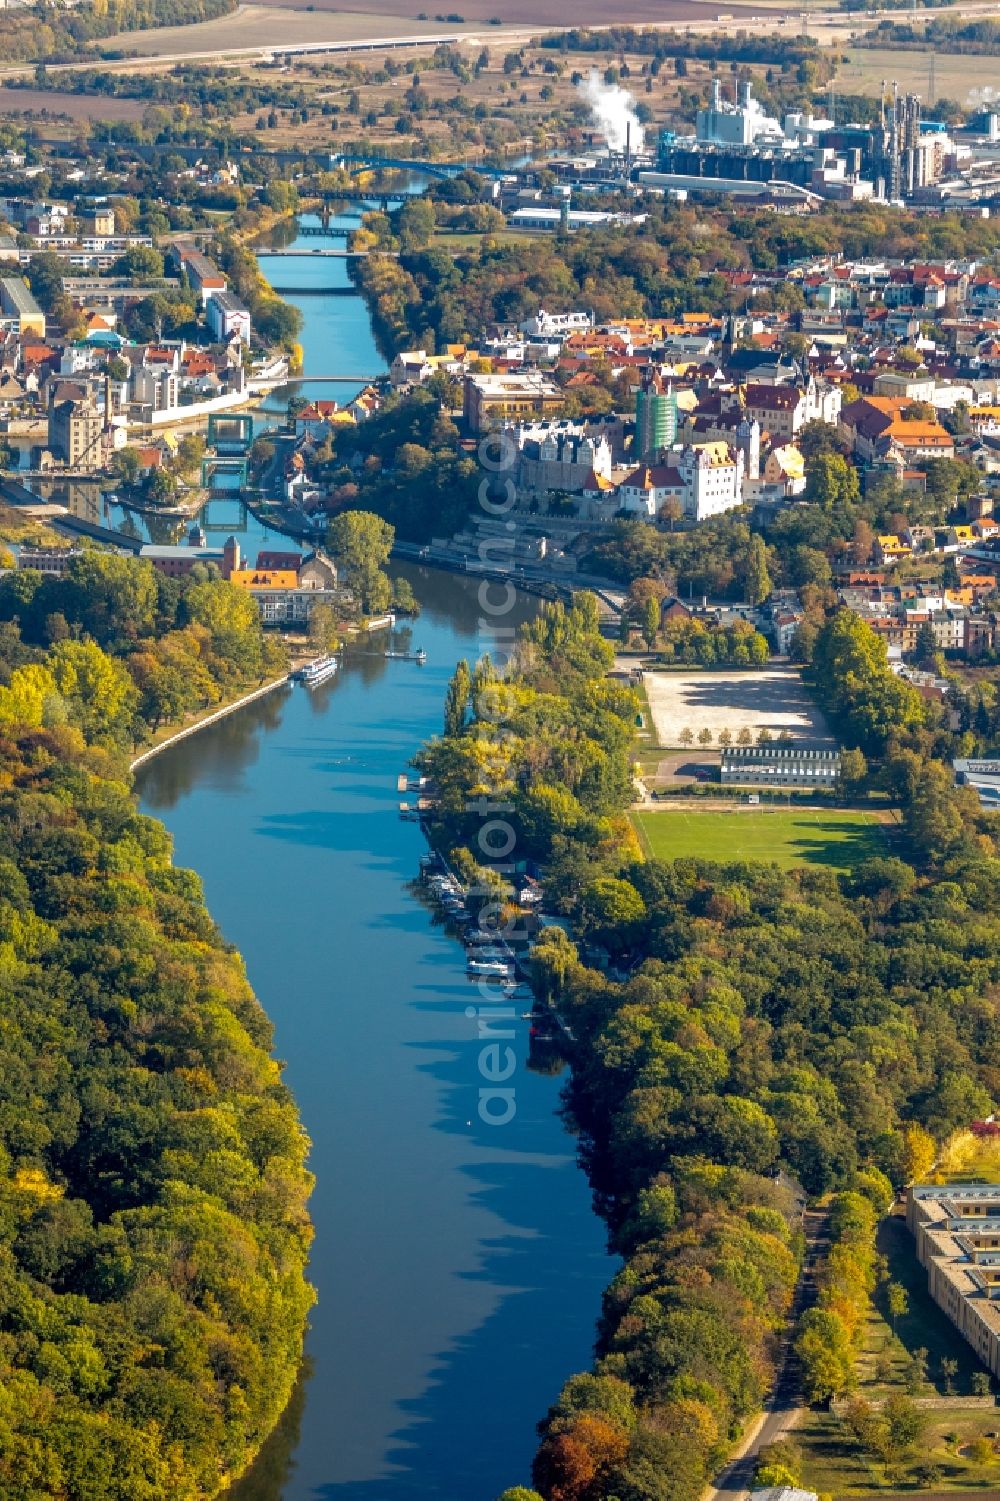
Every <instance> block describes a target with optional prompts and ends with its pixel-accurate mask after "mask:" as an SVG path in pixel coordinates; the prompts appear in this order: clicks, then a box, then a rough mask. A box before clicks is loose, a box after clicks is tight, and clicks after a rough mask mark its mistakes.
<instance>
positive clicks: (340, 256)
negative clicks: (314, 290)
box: [261, 245, 392, 261]
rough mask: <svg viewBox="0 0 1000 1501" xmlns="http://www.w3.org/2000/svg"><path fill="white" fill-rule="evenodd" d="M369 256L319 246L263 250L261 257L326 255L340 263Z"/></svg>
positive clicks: (359, 251) (386, 252) (364, 253)
mask: <svg viewBox="0 0 1000 1501" xmlns="http://www.w3.org/2000/svg"><path fill="white" fill-rule="evenodd" d="M367 254H368V251H367V250H323V249H321V248H320V246H319V245H316V246H311V247H310V248H309V249H308V250H298V249H294V248H292V247H289V249H288V250H262V251H261V255H266V256H267V257H268V258H269V259H270V257H271V256H272V255H274V256H278V255H280V256H286V255H291V256H303V255H304V256H315V255H320V256H322V255H325V256H327V257H329V258H331V259H333V260H338V261H352V260H358V259H362V258H363V257H364V256H366V255H367ZM382 254H383V255H389V254H392V252H390V251H388V250H384V251H383V252H382Z"/></svg>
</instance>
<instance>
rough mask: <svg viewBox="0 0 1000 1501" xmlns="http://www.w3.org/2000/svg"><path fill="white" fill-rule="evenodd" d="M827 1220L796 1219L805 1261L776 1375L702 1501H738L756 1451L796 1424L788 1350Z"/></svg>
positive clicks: (811, 1214) (799, 1405)
mask: <svg viewBox="0 0 1000 1501" xmlns="http://www.w3.org/2000/svg"><path fill="white" fill-rule="evenodd" d="M826 1221H827V1217H826V1214H825V1213H824V1212H823V1211H820V1210H815V1209H807V1210H806V1212H805V1214H804V1215H803V1217H802V1225H803V1229H804V1231H805V1236H806V1255H805V1260H804V1261H803V1264H802V1275H801V1276H800V1277H799V1281H798V1286H797V1287H796V1289H795V1296H794V1298H793V1299H792V1306H791V1309H790V1311H789V1315H788V1326H787V1333H786V1334H785V1337H784V1339H783V1341H782V1345H781V1350H780V1353H779V1356H778V1373H777V1377H776V1380H775V1383H774V1389H773V1390H772V1392H771V1394H770V1396H769V1397H768V1399H767V1402H766V1403H765V1406H764V1411H763V1413H762V1414H761V1416H760V1417H759V1418H758V1419H757V1421H756V1422H755V1423H754V1424H753V1426H752V1427H751V1428H750V1430H749V1432H748V1433H747V1435H746V1436H745V1438H744V1440H743V1443H742V1445H741V1447H740V1449H739V1451H738V1453H737V1454H736V1455H735V1457H734V1458H733V1459H731V1460H730V1461H729V1463H728V1464H727V1465H726V1467H725V1468H724V1469H723V1470H720V1472H719V1474H718V1475H717V1476H716V1477H715V1480H714V1481H713V1482H712V1484H711V1485H710V1486H709V1487H708V1489H707V1490H706V1491H705V1493H704V1496H703V1497H702V1501H744V1498H745V1497H747V1496H749V1494H750V1485H751V1482H752V1481H753V1477H754V1471H755V1470H756V1468H757V1458H758V1455H759V1454H760V1452H761V1450H762V1449H766V1448H767V1447H768V1445H770V1444H776V1443H777V1442H778V1440H779V1439H781V1438H784V1437H785V1435H786V1434H787V1433H789V1432H790V1431H791V1429H793V1428H794V1427H795V1425H796V1423H797V1422H798V1421H799V1418H800V1416H801V1414H802V1411H803V1407H804V1403H803V1399H802V1389H801V1385H800V1382H799V1371H798V1362H797V1360H796V1358H795V1353H794V1351H793V1350H792V1331H793V1329H794V1327H795V1323H796V1320H797V1319H798V1318H799V1316H800V1315H801V1314H802V1313H804V1312H805V1310H806V1309H807V1308H809V1307H810V1306H811V1304H812V1302H813V1300H814V1299H815V1296H816V1284H815V1281H814V1278H813V1270H814V1267H815V1263H816V1258H817V1256H818V1255H819V1254H820V1253H821V1252H822V1251H823V1249H824V1248H825V1246H826V1244H827V1234H826Z"/></svg>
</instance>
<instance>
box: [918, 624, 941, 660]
mask: <svg viewBox="0 0 1000 1501" xmlns="http://www.w3.org/2000/svg"><path fill="white" fill-rule="evenodd" d="M937 654H938V643H937V637H936V636H935V635H934V627H933V626H932V625H931V623H930V621H929V620H925V621H924V622H923V623H922V624H921V626H920V628H919V630H918V631H917V639H916V642H915V644H914V648H913V660H914V661H915V662H916V663H917V665H918V667H926V668H929V669H930V668H933V667H934V665H935V663H936V660H937Z"/></svg>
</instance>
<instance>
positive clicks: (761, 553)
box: [745, 533, 772, 605]
mask: <svg viewBox="0 0 1000 1501" xmlns="http://www.w3.org/2000/svg"><path fill="white" fill-rule="evenodd" d="M771 588H772V584H771V575H770V573H769V572H768V569H767V548H766V547H765V546H764V540H763V538H762V537H760V536H758V535H757V534H756V533H754V535H753V536H752V537H751V538H750V550H749V553H748V554H747V564H746V591H745V592H746V601H747V604H750V605H760V604H763V602H764V600H765V599H767V597H768V596H769V594H770V593H771Z"/></svg>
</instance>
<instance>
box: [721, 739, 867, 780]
mask: <svg viewBox="0 0 1000 1501" xmlns="http://www.w3.org/2000/svg"><path fill="white" fill-rule="evenodd" d="M839 776H840V751H839V750H837V749H836V747H831V746H827V745H822V746H816V745H796V744H792V745H787V744H782V743H781V742H769V743H768V744H766V745H730V746H726V747H724V748H723V751H722V782H723V785H725V786H744V787H812V788H822V787H835V786H836V784H837V780H838V778H839Z"/></svg>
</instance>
